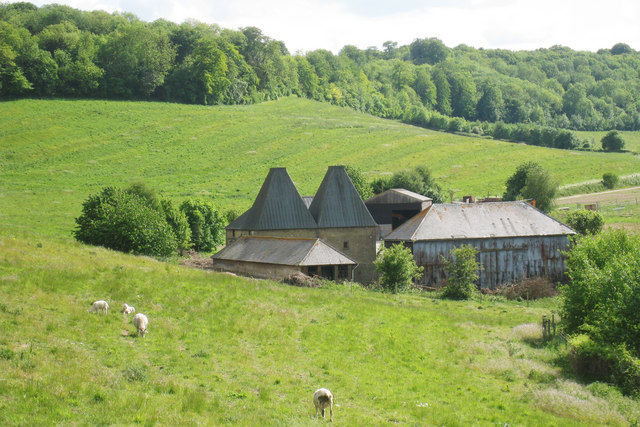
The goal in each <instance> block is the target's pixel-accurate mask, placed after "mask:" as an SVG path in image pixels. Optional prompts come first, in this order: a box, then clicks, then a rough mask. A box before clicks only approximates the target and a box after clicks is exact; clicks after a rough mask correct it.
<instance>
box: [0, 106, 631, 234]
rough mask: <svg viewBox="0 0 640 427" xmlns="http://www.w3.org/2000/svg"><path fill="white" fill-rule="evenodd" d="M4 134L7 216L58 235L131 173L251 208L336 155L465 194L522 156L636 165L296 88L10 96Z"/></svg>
mask: <svg viewBox="0 0 640 427" xmlns="http://www.w3.org/2000/svg"><path fill="white" fill-rule="evenodd" d="M0 140H1V141H2V143H1V144H0V181H1V182H2V187H1V188H0V215H1V216H0V223H1V224H3V225H4V226H8V227H9V228H16V227H17V228H20V227H29V228H31V229H34V230H37V231H38V232H40V233H43V234H54V235H59V236H69V233H70V230H71V229H72V228H73V225H74V222H73V219H74V218H75V217H77V216H78V215H79V213H80V209H81V203H82V201H83V200H85V199H86V198H87V196H88V195H89V194H93V193H96V192H98V191H99V190H100V189H101V188H102V187H104V186H107V185H115V186H126V185H129V184H130V183H132V182H135V181H143V182H145V183H146V184H148V185H149V186H151V187H152V188H154V189H156V190H157V191H158V192H159V193H160V194H161V195H162V196H164V197H168V198H171V199H174V200H176V201H181V200H183V199H184V198H187V197H192V196H199V195H204V196H215V198H216V199H217V201H218V203H219V205H220V206H221V207H222V208H223V209H229V208H235V209H238V210H244V209H246V208H248V207H249V206H250V205H251V203H252V202H253V199H254V198H255V196H256V194H257V192H258V189H259V188H260V185H261V184H262V181H263V180H264V177H265V176H266V174H267V172H268V169H269V168H270V167H273V166H284V167H287V168H288V170H289V173H290V175H291V176H292V178H293V180H294V182H295V183H296V185H297V186H298V189H299V190H300V192H301V193H302V194H303V195H312V194H314V193H315V191H316V189H317V187H318V186H319V185H320V181H321V180H322V177H323V176H324V173H325V172H326V168H327V166H329V165H333V164H351V165H354V166H357V167H359V168H361V169H362V170H363V171H364V172H365V173H366V174H367V176H368V177H370V178H371V179H373V178H374V177H376V176H379V175H381V174H385V173H391V172H394V171H397V170H400V169H403V168H408V167H413V166H416V165H428V166H429V167H430V168H431V169H432V171H433V172H434V175H435V176H436V178H437V179H438V181H439V182H441V183H442V185H443V187H444V188H445V190H454V192H455V197H457V198H459V197H461V196H462V195H464V194H475V195H479V196H486V195H490V194H491V195H495V194H501V193H502V192H503V191H504V181H505V180H506V179H507V177H508V176H510V175H511V174H512V173H513V172H514V170H515V168H516V166H517V165H518V164H520V163H521V162H523V161H525V160H537V161H539V162H540V163H541V164H542V165H543V166H544V167H546V168H548V169H549V170H550V171H551V172H552V174H553V175H554V177H555V178H556V179H557V180H558V181H559V182H560V183H561V184H569V183H574V182H582V181H585V180H588V179H599V178H601V177H602V174H603V173H604V172H615V173H617V174H619V175H624V174H629V173H632V172H637V171H638V169H639V166H640V159H638V158H637V157H634V156H633V155H631V154H629V153H615V154H613V153H594V152H578V151H567V150H557V149H548V148H541V147H532V146H527V145H523V144H514V143H507V142H500V141H492V140H485V139H481V138H472V137H464V136H458V135H453V134H448V133H440V132H434V131H429V130H425V129H422V128H417V127H413V126H408V125H404V124H400V123H396V122H392V121H388V120H382V119H378V118H375V117H372V116H368V115H364V114H361V113H358V112H355V111H353V110H350V109H343V108H338V107H334V106H331V105H329V104H324V103H317V102H313V101H309V100H302V99H297V98H285V99H282V100H279V101H274V102H266V103H263V104H257V105H250V106H232V107H229V106H224V107H202V106H188V105H180V104H168V103H147V102H112V101H68V100H65V101H62V100H59V101H49V100H20V101H10V102H3V103H0ZM445 194H448V191H445Z"/></svg>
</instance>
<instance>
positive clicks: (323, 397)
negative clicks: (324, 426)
mask: <svg viewBox="0 0 640 427" xmlns="http://www.w3.org/2000/svg"><path fill="white" fill-rule="evenodd" d="M313 404H314V405H315V407H316V418H318V409H320V412H321V413H322V418H324V409H325V408H326V407H329V412H330V414H331V416H330V419H329V421H331V422H333V395H332V394H331V392H330V391H329V390H327V389H326V388H321V389H318V390H316V392H315V393H314V394H313Z"/></svg>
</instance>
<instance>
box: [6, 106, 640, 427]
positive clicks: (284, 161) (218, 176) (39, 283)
mask: <svg viewBox="0 0 640 427" xmlns="http://www.w3.org/2000/svg"><path fill="white" fill-rule="evenodd" d="M527 159H534V160H538V161H540V163H542V164H543V165H544V166H545V167H547V168H549V169H550V170H551V171H552V172H553V174H554V175H555V176H556V177H557V178H558V179H559V180H560V181H561V182H562V183H565V184H567V183H573V182H581V181H585V180H588V179H594V178H599V177H601V176H602V173H604V172H609V171H615V172H616V173H618V174H620V175H623V174H629V173H632V172H635V171H637V170H638V162H639V160H638V159H637V158H636V157H634V156H633V155H631V154H629V153H621V154H606V153H588V152H570V151H562V150H551V149H544V148H539V147H530V146H526V145H522V144H511V143H504V142H497V141H490V140H483V139H478V138H468V137H461V136H456V135H452V134H445V133H438V132H432V131H428V130H424V129H420V128H415V127H411V126H406V125H402V124H399V123H395V122H389V121H384V120H381V119H377V118H373V117H370V116H367V115H362V114H359V113H356V112H353V111H351V110H346V109H340V108H336V107H332V106H330V105H327V104H319V103H314V102H311V101H307V100H299V99H296V98H288V99H283V100H280V101H277V102H270V103H264V104H258V105H251V106H235V107H199V106H184V105H177V104H159V103H129V102H106V101H40V100H22V101H11V102H4V103H0V183H1V184H0V425H2V426H4V425H57V424H63V425H69V424H71V425H87V424H91V425H93V424H144V425H154V424H158V425H179V424H183V425H194V424H203V425H240V426H257V425H281V426H297V425H299V426H306V425H318V422H317V421H316V420H315V419H313V413H314V409H313V405H312V403H311V398H312V395H313V392H314V390H315V389H317V388H319V387H328V388H329V389H331V390H332V391H333V393H334V395H335V399H336V400H335V403H336V407H335V415H334V422H335V424H336V425H345V426H359V425H363V426H364V425H366V426H370V425H394V424H396V425H434V426H435V425H446V426H457V425H460V426H466V425H487V426H495V425H535V426H538V425H555V426H564V425H566V426H575V425H594V426H595V425H629V424H633V423H637V422H638V420H640V402H638V401H636V400H632V399H629V398H626V397H623V396H621V395H620V393H619V392H618V391H617V390H616V389H614V388H612V387H610V386H607V385H605V384H600V383H595V384H590V385H586V384H582V383H580V382H578V381H576V380H575V379H574V378H572V376H571V374H570V373H569V371H568V370H567V367H566V365H565V362H563V360H565V359H563V354H564V352H565V351H566V350H565V349H564V346H563V345H559V346H556V345H543V344H542V343H541V341H540V339H539V335H536V331H535V327H532V326H526V325H528V324H532V323H538V322H539V321H540V319H541V316H542V315H543V314H549V313H551V312H552V311H555V310H557V309H558V305H559V301H558V300H556V299H550V300H545V301H542V302H537V303H531V304H530V305H529V304H526V303H523V302H521V303H516V302H506V301H503V300H500V299H497V298H495V297H493V298H489V297H485V298H482V299H476V300H472V301H469V302H451V301H444V300H439V299H437V298H435V297H433V296H431V295H429V294H420V293H409V294H403V295H389V294H382V293H378V292H373V291H368V290H363V289H361V288H359V287H358V286H355V287H354V288H353V289H352V288H351V287H349V286H343V285H335V286H331V287H328V288H322V289H308V288H296V287H290V286H287V285H284V284H280V283H275V282H270V281H257V280H250V279H244V278H238V277H234V276H230V275H225V274H218V273H212V272H207V271H201V270H195V269H190V268H187V267H183V266H180V265H178V264H177V262H176V261H175V260H170V261H168V262H160V261H157V260H154V259H151V258H147V257H134V256H131V255H126V254H119V253H116V252H113V251H109V250H105V249H102V248H97V247H89V246H84V245H80V244H78V243H77V242H74V241H73V240H72V238H71V230H72V228H73V225H74V218H75V217H76V216H78V215H79V213H80V209H81V203H82V201H83V200H85V199H86V198H87V196H88V195H89V194H92V193H95V192H97V191H99V190H100V189H101V188H102V187H104V186H107V185H116V186H126V185H128V184H130V183H132V182H136V181H143V182H145V183H146V184H148V185H149V186H150V187H152V188H154V189H156V190H157V191H158V192H159V193H160V195H162V196H163V197H168V198H171V199H174V200H176V201H180V200H182V199H184V198H187V197H192V196H214V197H215V198H216V200H217V202H218V203H219V205H220V206H221V208H223V209H229V208H237V209H244V208H247V207H248V206H249V205H250V204H251V202H252V201H253V198H254V197H255V195H256V194H257V192H258V189H259V187H260V185H261V183H262V181H263V179H264V177H265V176H266V173H267V171H268V168H269V167H271V166H286V167H287V168H288V169H289V171H290V174H291V175H292V177H293V180H294V181H295V182H296V184H297V185H298V188H299V189H300V192H301V193H303V194H313V193H314V192H315V190H316V189H317V186H318V185H319V183H320V180H321V179H322V177H323V176H324V173H325V171H326V167H327V166H328V165H332V164H339V163H348V164H352V165H355V166H358V167H360V168H361V169H363V170H364V171H366V172H367V174H368V176H370V177H372V178H373V177H374V176H378V175H380V174H383V173H387V172H393V171H396V170H399V169H402V168H405V167H411V166H415V165H419V164H426V165H429V166H430V167H431V168H432V170H433V171H434V174H435V175H436V177H438V178H439V180H440V181H441V182H443V184H444V186H445V188H447V189H456V190H457V192H456V194H457V195H461V194H462V193H475V194H478V195H486V194H497V193H501V192H502V186H503V182H504V180H505V179H506V178H507V177H508V176H509V175H510V174H511V173H512V172H513V170H514V169H515V167H516V165H517V164H519V163H521V162H523V161H525V160H527ZM97 299H107V300H108V301H109V303H110V304H111V311H110V313H109V314H108V315H107V316H101V315H96V314H91V313H89V312H88V309H89V308H90V305H91V303H92V302H93V301H94V300H97ZM125 302H126V303H129V304H131V305H134V306H135V307H136V308H137V310H138V312H144V313H145V314H147V315H148V316H149V319H150V326H149V333H148V335H147V336H146V337H145V338H144V339H143V338H139V337H137V336H136V334H135V329H134V327H133V325H132V323H131V316H128V317H127V316H124V315H122V314H120V313H119V312H118V309H119V307H120V306H121V304H123V303H125ZM522 325H525V326H522ZM532 329H533V332H532ZM537 333H538V334H539V332H537Z"/></svg>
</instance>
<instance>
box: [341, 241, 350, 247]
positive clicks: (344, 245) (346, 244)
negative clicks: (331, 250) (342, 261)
mask: <svg viewBox="0 0 640 427" xmlns="http://www.w3.org/2000/svg"><path fill="white" fill-rule="evenodd" d="M342 247H343V248H344V249H349V242H348V241H347V240H345V242H344V244H343V245H342Z"/></svg>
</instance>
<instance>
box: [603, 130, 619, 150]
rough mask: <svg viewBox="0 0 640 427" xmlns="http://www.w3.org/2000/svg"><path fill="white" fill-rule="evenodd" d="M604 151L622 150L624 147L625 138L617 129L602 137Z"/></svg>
mask: <svg viewBox="0 0 640 427" xmlns="http://www.w3.org/2000/svg"><path fill="white" fill-rule="evenodd" d="M600 143H601V144H602V149H603V150H604V151H622V149H623V148H624V145H625V143H624V139H622V135H620V134H619V133H618V131H616V130H612V131H610V132H609V133H607V134H606V135H605V136H603V137H602V139H601V140H600Z"/></svg>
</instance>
